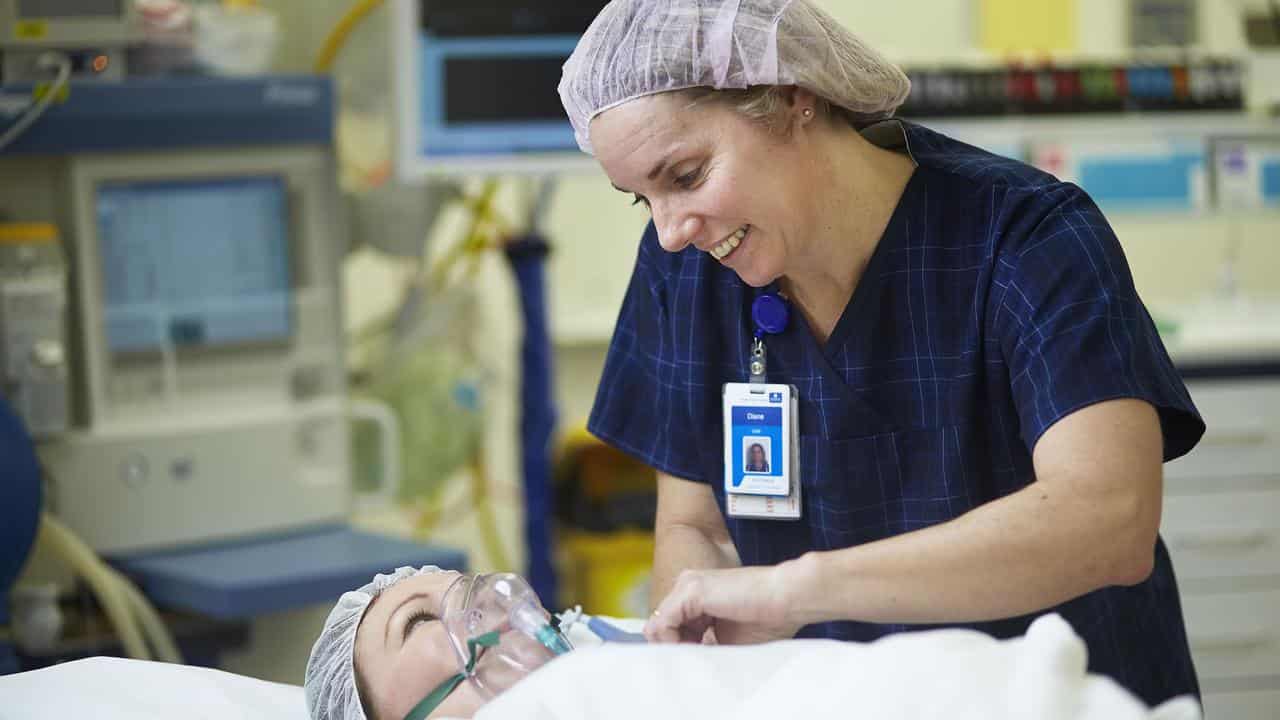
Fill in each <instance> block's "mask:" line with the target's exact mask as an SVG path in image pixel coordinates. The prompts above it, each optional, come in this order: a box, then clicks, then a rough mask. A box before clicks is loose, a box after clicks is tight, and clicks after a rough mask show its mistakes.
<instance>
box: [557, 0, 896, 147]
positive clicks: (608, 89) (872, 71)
mask: <svg viewBox="0 0 1280 720" xmlns="http://www.w3.org/2000/svg"><path fill="white" fill-rule="evenodd" d="M754 85H797V86H800V87H803V88H805V89H806V90H809V91H810V92H813V93H814V94H816V95H819V96H821V97H823V98H825V99H826V100H828V101H830V102H832V103H834V104H835V105H839V106H840V107H843V108H845V109H847V110H849V111H852V112H853V113H856V114H859V115H863V116H866V117H867V118H868V119H874V118H882V117H888V116H889V115H892V114H893V112H894V110H896V109H897V108H898V106H899V105H901V104H902V102H903V100H905V99H906V97H907V93H908V91H910V89H911V83H910V81H908V80H907V76H906V75H905V74H903V72H902V71H901V70H899V69H898V68H897V67H896V66H895V65H893V64H892V63H890V62H889V61H888V60H886V59H885V58H884V57H883V56H881V55H880V54H879V53H878V52H876V51H875V50H873V49H871V48H870V47H868V46H867V45H866V44H864V43H863V42H862V41H861V40H859V39H858V38H857V37H855V36H854V35H853V33H851V32H849V31H848V30H847V29H845V27H844V26H843V25H841V24H840V23H838V22H836V20H835V19H833V18H832V17H831V16H830V15H827V14H826V13H824V12H823V11H822V10H820V9H818V8H817V7H815V6H814V5H813V4H812V3H811V2H809V0H613V2H610V3H609V4H608V5H606V6H605V8H604V9H603V10H601V11H600V14H599V15H598V16H596V19H595V20H594V21H593V22H592V23H591V27H589V28H587V31H586V33H585V34H584V35H583V36H582V39H581V40H579V42H578V47H577V48H576V49H575V50H574V51H573V55H571V56H570V57H569V60H568V61H567V62H565V64H564V73H563V76H562V77H561V79H560V88H559V89H560V100H561V102H563V103H564V109H565V112H567V113H568V114H569V121H570V122H571V123H573V130H574V135H575V136H576V137H577V140H578V147H580V148H582V150H583V152H586V153H592V148H591V138H590V134H589V125H590V122H591V120H592V119H593V118H594V117H595V116H596V115H599V114H600V113H602V112H604V111H605V110H608V109H609V108H612V107H616V106H618V105H621V104H622V103H624V102H627V101H628V100H633V99H635V98H638V97H643V96H646V95H653V94H656V93H661V92H667V91H671V90H682V89H685V88H692V87H710V88H715V89H725V88H739V89H742V88H748V87H751V86H754ZM592 154H593V153H592Z"/></svg>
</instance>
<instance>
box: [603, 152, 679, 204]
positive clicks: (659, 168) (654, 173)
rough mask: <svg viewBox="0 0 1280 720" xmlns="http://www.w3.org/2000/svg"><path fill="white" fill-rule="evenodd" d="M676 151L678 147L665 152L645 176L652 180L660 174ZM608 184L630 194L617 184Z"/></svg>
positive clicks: (629, 192)
mask: <svg viewBox="0 0 1280 720" xmlns="http://www.w3.org/2000/svg"><path fill="white" fill-rule="evenodd" d="M677 152H679V150H678V149H677V150H672V151H671V152H669V153H667V156H666V157H664V158H662V159H661V160H659V161H658V164H657V165H654V166H653V169H652V170H650V171H649V175H648V176H647V177H648V178H649V179H650V180H653V179H655V178H657V177H658V176H659V175H661V174H662V171H663V170H666V169H667V163H669V162H671V156H672V155H675V154H676V153H677ZM609 184H610V185H613V189H614V190H617V191H618V192H620V193H627V194H631V191H630V190H623V189H622V188H620V187H618V186H617V185H614V184H613V183H609Z"/></svg>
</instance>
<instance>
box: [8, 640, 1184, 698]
mask: <svg viewBox="0 0 1280 720" xmlns="http://www.w3.org/2000/svg"><path fill="white" fill-rule="evenodd" d="M622 624H624V625H625V624H626V623H622ZM632 625H636V623H632ZM575 638H576V641H577V643H578V646H579V647H580V648H581V649H579V650H578V651H576V652H574V653H572V654H570V655H568V656H566V657H563V658H560V659H559V660H556V661H555V662H553V663H551V664H550V665H548V666H547V667H545V668H543V669H542V670H540V671H538V672H537V673H535V674H534V675H532V676H530V677H529V678H527V679H526V680H524V681H523V682H521V683H520V684H519V685H517V686H516V687H514V688H512V689H511V690H510V691H509V692H508V693H507V694H505V695H503V696H502V697H500V698H498V699H497V700H495V701H494V702H492V703H490V704H489V705H487V706H486V707H484V708H483V709H482V710H481V711H480V714H479V715H477V720H507V719H508V718H510V719H512V720H516V719H518V720H544V719H545V720H550V719H551V718H555V719H556V720H633V719H634V720H667V719H668V718H673V719H674V718H697V720H707V719H708V718H733V719H734V720H754V719H757V718H759V719H761V720H763V719H764V718H769V719H770V720H777V719H779V718H793V717H801V718H806V719H813V720H824V719H825V718H832V719H833V720H834V719H835V718H839V719H840V720H847V719H850V718H874V719H876V720H879V719H880V718H893V719H894V720H913V719H918V718H929V719H930V720H941V719H945V720H958V719H964V718H973V719H974V720H1000V719H1001V718H1010V719H1013V718H1017V719H1018V720H1024V719H1026V718H1034V719H1035V720H1078V719H1085V718H1088V719H1092V718H1099V719H1105V720H1130V719H1133V720H1137V719H1139V718H1141V719H1143V720H1200V717H1201V716H1200V709H1199V706H1198V705H1197V704H1196V703H1195V702H1194V701H1192V700H1189V699H1184V700H1180V701H1173V702H1170V703H1166V704H1165V705H1162V706H1161V707H1160V708H1158V709H1157V710H1155V711H1154V712H1151V711H1148V710H1147V709H1146V708H1145V707H1143V705H1142V704H1141V703H1140V702H1139V701H1138V700H1137V699H1136V698H1134V697H1133V696H1132V695H1130V694H1129V693H1127V692H1126V691H1125V690H1123V689H1121V688H1120V687H1119V686H1118V685H1116V684H1115V683H1114V682H1112V681H1111V680H1109V679H1107V678H1103V677H1099V676H1087V675H1085V673H1084V667H1085V648H1084V644H1083V643H1082V642H1081V641H1080V639H1079V638H1078V637H1076V635H1075V634H1074V633H1073V632H1072V631H1071V629H1070V627H1068V626H1067V624H1066V623H1065V622H1064V621H1063V620H1062V619H1061V618H1058V617H1057V616H1046V617H1044V618H1041V619H1040V620H1037V621H1036V622H1035V623H1034V624H1033V625H1032V626H1031V630H1030V632H1028V634H1027V636H1026V637H1024V638H1018V639H1015V640H1007V641H996V640H992V639H991V638H989V637H987V636H985V635H981V634H979V633H974V632H968V631H963V630H940V631H934V632H925V633H909V634H904V635H896V636H893V637H890V638H886V639H884V640H881V641H879V642H876V643H871V644H854V643H840V642H834V641H830V640H792V641H788V642H782V643H773V644H770V645H764V646H755V647H706V646H697V645H684V646H672V645H665V646H644V645H606V646H603V647H595V648H592V647H584V646H586V645H589V644H590V643H589V641H587V640H586V639H583V637H581V636H575ZM306 717H307V712H306V707H305V704H304V700H303V695H302V688H300V687H297V686H293V685H280V684H276V683H269V682H265V681H262V680H255V679H252V678H247V677H242V676H240V675H233V674H230V673H226V672H221V671H219V670H210V669H207V668H197V667H189V666H180V665H165V664H163V663H152V662H141V661H138V660H123V659H120V658H105V657H100V658H90V659H88V660H79V661H76V662H72V663H66V664H64V665H58V666H56V667H52V668H48V669H45V670H37V671H34V672H29V673H22V674H19V675H12V676H0V720H55V719H56V720H64V719H65V718H76V719H79V718H93V719H94V720H136V719H141V720H150V719H155V720H161V719H163V720H169V719H170V718H184V719H186V718H199V719H204V718H208V719H209V720H305V719H306Z"/></svg>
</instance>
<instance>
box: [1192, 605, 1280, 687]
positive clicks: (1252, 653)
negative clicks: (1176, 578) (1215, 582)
mask: <svg viewBox="0 0 1280 720" xmlns="http://www.w3.org/2000/svg"><path fill="white" fill-rule="evenodd" d="M1182 609H1183V613H1184V615H1185V616H1186V620H1187V635H1188V636H1189V637H1190V640H1191V655H1192V657H1194V658H1195V662H1196V670H1197V671H1198V672H1199V675H1200V678H1201V680H1209V679H1214V678H1233V677H1245V676H1260V675H1280V590H1265V591H1258V592H1242V593H1229V594H1228V593H1223V594H1212V595H1183V596H1182Z"/></svg>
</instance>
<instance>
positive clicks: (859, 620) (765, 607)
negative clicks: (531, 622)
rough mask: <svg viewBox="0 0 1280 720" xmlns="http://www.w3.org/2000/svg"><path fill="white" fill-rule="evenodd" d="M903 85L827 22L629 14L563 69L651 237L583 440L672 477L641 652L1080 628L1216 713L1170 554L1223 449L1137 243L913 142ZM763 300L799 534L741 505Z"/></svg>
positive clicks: (1014, 178)
mask: <svg viewBox="0 0 1280 720" xmlns="http://www.w3.org/2000/svg"><path fill="white" fill-rule="evenodd" d="M907 89H908V83H907V81H906V78H905V77H904V76H903V75H902V73H901V72H900V71H898V70H897V69H896V68H894V67H893V66H892V65H891V64H889V63H888V62H886V61H885V60H884V59H883V58H881V57H880V56H879V55H878V54H876V53H875V52H874V51H873V50H870V49H869V48H867V47H866V46H864V45H862V44H861V42H860V41H858V40H857V39H856V38H855V37H854V36H852V35H851V34H850V33H849V32H848V31H847V30H846V29H844V28H843V27H841V26H840V25H839V24H837V23H835V22H834V21H833V20H832V19H831V18H830V17H828V16H826V15H825V14H823V13H822V12H821V11H819V10H817V9H816V8H814V7H813V6H812V5H810V4H809V3H808V2H807V0H791V1H789V2H788V0H706V1H698V0H665V1H663V0H615V2H612V3H610V4H609V5H608V6H607V7H606V8H605V9H604V10H603V11H602V13H601V14H600V16H599V17H598V18H597V19H596V21H595V22H594V23H593V25H592V26H591V28H590V29H589V30H588V31H587V33H586V34H585V35H584V37H583V39H582V41H581V43H580V44H579V46H578V49H577V50H576V51H575V53H574V55H573V56H572V57H571V58H570V59H569V61H568V62H567V63H566V65H565V70H564V79H563V81H562V83H561V88H560V92H561V97H562V100H563V101H564V104H565V108H566V110H567V112H568V114H569V117H570V120H571V121H572V122H573V124H574V127H575V129H576V131H577V135H578V141H579V144H580V145H581V147H582V148H583V149H584V150H585V151H587V152H589V153H592V154H594V155H595V156H596V158H597V160H598V161H599V163H600V165H601V167H602V168H603V169H604V172H605V173H606V174H607V175H608V177H609V180H610V181H611V182H612V183H613V184H614V186H615V187H617V188H618V189H619V190H621V191H622V192H625V193H628V194H631V195H634V198H635V201H636V202H640V203H643V204H645V205H646V206H647V207H649V209H650V210H651V211H652V215H653V221H652V223H650V224H649V226H648V228H647V229H646V230H645V232H644V235H643V237H642V238H641V240H640V249H639V254H638V257H637V260H636V265H635V271H634V274H633V275H632V278H631V283H630V287H629V288H628V290H627V294H626V297H625V300H624V302H623V307H622V311H621V315H620V317H619V319H618V325H617V329H616V331H615V334H614V338H613V342H612V345H611V348H610V351H609V356H608V360H607V363H606V367H605V371H604V376H603V378H602V380H601V384H600V388H599V393H598V396H597V399H596V404H595V407H594V409H593V412H592V414H591V418H590V422H589V428H590V430H591V431H592V432H593V433H595V434H596V435H598V436H599V437H601V438H603V439H604V440H605V441H607V442H609V443H611V444H613V445H615V446H617V447H619V448H621V449H622V450H625V451H627V452H629V453H632V454H634V455H635V456H637V457H639V458H640V459H642V460H643V461H644V462H646V463H648V464H649V465H651V466H652V467H654V468H655V469H656V470H657V472H658V516H657V521H656V529H655V530H656V541H657V548H656V552H655V557H654V584H653V591H654V598H655V602H657V605H656V612H655V614H654V616H653V617H652V618H650V621H649V623H648V626H647V628H646V632H647V634H648V635H649V637H650V638H651V639H652V640H657V641H677V640H685V641H698V640H701V639H704V637H709V636H710V635H709V634H708V630H710V631H712V633H713V634H714V637H715V638H716V640H717V641H718V642H721V643H735V642H754V641H764V640H770V639H776V638H782V637H790V636H793V635H798V636H801V637H829V638H840V639H849V640H864V641H865V640H873V639H875V638H878V637H882V636H884V635H886V634H889V633H894V632H899V631H903V630H908V629H913V628H920V627H936V626H965V627H971V628H976V629H979V630H982V631H984V632H987V633H989V634H992V635H995V636H998V637H1009V636H1014V635H1019V634H1022V633H1024V632H1025V631H1026V628H1027V626H1028V625H1029V624H1030V621H1031V620H1032V619H1033V618H1034V617H1036V616H1038V615H1040V614H1043V613H1046V612H1057V613H1060V614H1061V615H1062V616H1063V617H1065V618H1066V619H1067V620H1068V622H1070V623H1071V625H1072V627H1073V628H1074V629H1075V631H1076V632H1077V633H1078V634H1080V636H1081V637H1083V638H1084V640H1085V641H1086V643H1087V645H1088V648H1089V667H1090V670H1091V671H1093V672H1098V673H1104V674H1107V675H1110V676H1111V677H1113V678H1115V679H1116V680H1117V681H1119V682H1120V683H1121V684H1122V685H1124V686H1126V687H1128V688H1129V689H1130V690H1132V691H1133V692H1135V693H1136V694H1137V695H1139V696H1140V697H1141V698H1142V699H1143V700H1145V701H1146V702H1148V703H1152V704H1154V703H1157V702H1160V701H1163V700H1165V699H1168V698H1170V697H1172V696H1175V695H1180V694H1185V693H1193V694H1198V692H1199V688H1198V684H1197V680H1196V674H1195V669H1194V667H1193V666H1192V662H1191V657H1190V652H1189V650H1188V645H1187V639H1186V631H1185V628H1184V625H1183V619H1182V611H1181V608H1180V606H1179V601H1178V591H1177V586H1176V584H1175V580H1174V574H1173V568H1172V565H1171V564H1170V560H1169V555H1168V553H1167V551H1166V549H1165V546H1164V544H1163V543H1162V542H1161V541H1160V539H1159V536H1158V534H1157V531H1158V528H1159V524H1160V509H1161V492H1162V488H1161V486H1162V469H1161V468H1162V463H1163V462H1164V461H1167V460H1170V459H1172V458H1175V457H1178V456H1180V455H1182V454H1184V453H1186V452H1188V451H1189V450H1190V449H1191V448H1192V447H1193V446H1194V445H1195V443H1196V442H1197V441H1198V440H1199V438H1200V436H1201V435H1202V434H1203V432H1204V425H1203V423H1202V422H1201V420H1200V418H1199V416H1198V414H1197V412H1196V409H1195V407H1194V406H1193V405H1192V402H1191V399H1190V397H1189V396H1188V394H1187V391H1186V388H1185V387H1184V386H1183V383H1182V382H1181V380H1180V378H1179V376H1178V373H1177V372H1176V370H1175V369H1174V367H1173V365H1172V363H1171V362H1170V360H1169V357H1168V355H1167V353H1166V352H1165V349H1164V347H1163V345H1162V344H1161V341H1160V338H1159V336H1158V335H1157V333H1156V330H1155V327H1154V325H1153V323H1152V321H1151V319H1150V317H1149V315H1148V314H1147V311H1146V310H1145V308H1144V307H1143V305H1142V303H1141V301H1140V300H1139V298H1138V295H1137V293H1136V291H1135V289H1134V286H1133V280H1132V277H1131V276H1130V273H1129V269H1128V266H1127V264H1126V261H1125V257H1124V254H1123V252H1122V251H1121V248H1120V244H1119V242H1118V241H1117V239H1116V237H1115V234H1114V233H1113V232H1112V230H1111V228H1110V226H1109V225H1108V223H1107V221H1106V219H1105V218H1104V217H1103V215H1102V213H1101V212H1100V211H1099V210H1098V208H1097V207H1096V206H1095V205H1094V203H1093V202H1092V201H1091V200H1090V199H1089V197H1088V195H1087V194H1085V193H1084V191H1082V190H1081V189H1080V188H1078V187H1076V186H1074V185H1071V184H1068V183H1062V182H1058V181H1057V180H1056V179H1055V178H1053V177H1052V176H1050V175H1047V174H1045V173H1042V172H1040V171H1038V170H1035V169H1034V168H1031V167H1028V166H1027V165H1024V164H1022V163H1018V162H1015V161H1012V160H1008V159H1005V158H1001V157H998V156H995V155H992V154H990V153H987V152H984V151H982V150H980V149H977V148H974V147H971V146H968V145H965V144H963V143H960V142H957V141H955V140H952V139H950V138H948V137H945V136H943V135H940V134H938V133H935V132H933V131H930V130H928V129H926V128H924V127H921V126H918V125H914V124H911V123H907V122H900V121H897V120H893V119H891V115H892V113H893V110H894V109H895V108H896V107H897V106H898V105H899V104H900V103H901V102H902V100H903V98H904V97H905V96H906V93H907ZM768 293H777V294H778V295H779V296H781V297H783V298H785V300H786V302H787V303H789V306H790V308H791V321H790V322H789V324H787V326H786V327H785V329H783V330H782V331H781V332H780V333H778V334H775V335H769V336H768V337H767V353H766V354H767V361H768V363H767V375H768V377H767V380H768V382H770V383H785V384H790V385H793V386H795V388H796V389H797V390H798V397H799V404H798V408H799V418H798V420H799V422H798V426H799V434H798V445H797V450H798V452H797V458H798V461H799V465H800V468H801V470H800V478H801V481H800V482H801V484H802V500H801V503H800V505H801V513H800V514H801V516H800V518H799V519H797V520H791V521H777V520H762V519H750V518H742V517H733V516H731V514H730V513H729V512H728V507H727V505H726V495H725V482H724V478H725V471H724V462H725V460H724V458H725V456H726V453H725V451H724V448H723V447H722V445H721V444H722V442H723V440H722V438H723V437H724V428H723V421H722V410H723V408H722V403H721V394H722V388H723V387H724V385H725V384H726V383H740V382H746V381H747V378H748V376H749V375H750V372H751V371H750V369H749V367H748V365H749V360H750V356H749V350H750V348H751V343H752V338H753V335H754V334H755V332H756V327H755V324H754V323H753V320H752V313H751V308H752V305H753V303H754V302H755V301H756V299H757V298H759V297H760V296H761V295H762V294H768ZM735 452H740V449H736V450H735ZM775 462H777V456H776V455H775Z"/></svg>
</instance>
